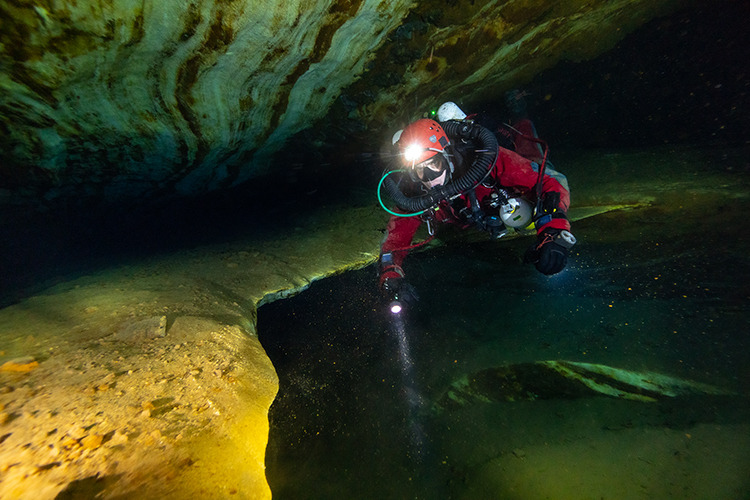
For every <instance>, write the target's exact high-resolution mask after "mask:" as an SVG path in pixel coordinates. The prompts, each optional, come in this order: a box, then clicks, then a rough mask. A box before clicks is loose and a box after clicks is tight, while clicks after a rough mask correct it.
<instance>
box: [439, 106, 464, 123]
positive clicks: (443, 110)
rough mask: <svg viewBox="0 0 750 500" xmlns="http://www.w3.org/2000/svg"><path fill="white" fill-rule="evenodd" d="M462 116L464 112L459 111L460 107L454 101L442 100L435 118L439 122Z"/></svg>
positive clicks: (461, 118) (462, 117)
mask: <svg viewBox="0 0 750 500" xmlns="http://www.w3.org/2000/svg"><path fill="white" fill-rule="evenodd" d="M464 118H466V113H464V112H463V111H461V108H459V107H458V105H457V104H456V103H455V102H451V101H448V102H444V103H443V104H441V105H440V107H439V108H438V110H437V119H438V121H439V122H441V123H442V122H445V121H448V120H463V119H464Z"/></svg>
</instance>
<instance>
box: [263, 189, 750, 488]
mask: <svg viewBox="0 0 750 500" xmlns="http://www.w3.org/2000/svg"><path fill="white" fill-rule="evenodd" d="M693 201H695V200H693ZM743 201H744V197H742V196H741V197H738V198H736V199H727V198H722V199H720V200H712V199H706V200H703V201H700V200H699V201H695V203H694V205H691V206H681V205H680V204H678V203H675V204H674V205H673V206H672V205H670V206H669V207H664V206H662V207H651V208H643V209H639V210H633V211H629V212H617V213H610V214H606V215H602V216H598V217H595V218H591V219H586V220H584V221H580V222H579V223H577V224H575V225H574V231H575V234H576V236H577V237H578V240H579V242H580V243H579V245H578V246H577V247H576V249H575V252H574V255H573V256H572V258H571V261H570V265H569V266H568V268H567V269H566V270H565V272H564V273H562V274H560V275H558V276H555V277H552V278H546V277H544V276H541V275H539V274H538V273H536V272H535V271H534V269H533V268H531V267H529V266H523V265H522V264H521V263H520V257H521V255H522V254H523V250H524V249H525V247H526V245H528V244H529V243H530V241H529V240H527V239H523V238H519V239H515V240H507V241H500V242H486V243H484V242H480V243H473V244H469V245H466V244H462V243H461V242H455V243H448V244H446V245H445V246H443V247H440V248H437V249H433V250H431V251H428V252H423V253H420V254H417V255H413V256H412V257H411V258H410V259H409V260H408V261H407V267H406V272H407V275H408V277H409V279H410V281H411V282H412V284H413V285H415V287H416V288H417V289H418V291H419V293H420V297H421V300H420V303H419V304H418V307H417V308H416V310H412V311H410V314H408V315H406V317H405V322H404V323H403V324H402V325H393V324H389V321H388V316H387V313H386V312H385V310H384V308H383V307H382V304H381V303H380V298H379V297H378V295H377V294H376V292H375V290H374V287H375V282H376V278H375V276H374V270H373V269H371V268H370V269H364V270H361V271H357V272H353V273H348V274H346V275H343V276H338V277H335V278H331V279H328V280H325V281H323V282H318V283H316V284H314V285H313V286H312V287H311V288H310V289H309V290H308V291H306V292H304V293H303V294H301V295H299V296H298V297H295V298H292V299H289V300H286V301H280V302H277V303H273V304H269V305H266V306H263V308H261V310H260V313H259V324H258V327H259V328H258V329H259V332H260V336H261V341H262V343H263V345H264V347H265V348H266V350H267V352H268V354H269V356H270V357H271V359H272V361H273V363H274V365H275V367H276V369H277V371H278V373H279V376H280V383H281V389H280V394H279V397H278V398H277V401H276V402H275V403H274V405H273V407H272V409H271V436H270V444H269V448H268V453H267V474H268V478H269V482H270V484H271V488H272V490H273V492H274V496H275V498H282V499H283V498H331V497H335V496H341V497H346V498H541V497H544V496H545V495H547V496H549V495H552V497H554V498H582V497H592V498H598V497H599V496H600V495H605V496H607V498H625V497H627V498H676V497H692V498H702V497H706V498H707V497H711V498H740V497H744V496H747V495H748V494H750V484H749V483H748V479H747V474H746V471H747V470H748V468H750V437H748V436H750V418H748V413H750V411H749V409H748V400H747V397H746V395H747V394H748V380H750V349H748V347H750V345H749V344H750V339H749V338H748V337H747V334H746V333H747V331H748V319H747V318H748V317H750V316H748V300H747V298H748V296H749V295H750V287H749V285H748V284H747V282H746V277H747V276H750V261H749V260H748V250H749V249H750V248H749V246H750V245H749V244H748V240H747V239H746V238H743V237H741V236H739V237H738V233H737V231H736V228H738V227H740V226H741V225H742V224H743V222H742V221H743V220H744V216H743V213H744V211H743ZM546 359H567V360H574V361H585V362H591V363H601V364H607V365H611V366H614V367H619V368H626V369H630V370H637V371H646V370H648V371H656V372H662V373H665V374H669V375H672V376H676V377H682V378H686V379H692V380H697V381H702V382H709V383H713V384H716V385H719V386H722V387H726V388H730V389H733V390H735V391H737V392H738V393H739V394H740V395H739V396H737V397H735V398H730V399H729V400H722V401H704V400H700V399H698V400H689V401H683V402H681V403H680V404H662V403H638V402H632V401H623V400H617V399H613V398H605V397H601V398H586V399H578V400H577V399H572V400H551V401H532V402H528V401H525V402H517V403H486V404H482V403H476V404H472V405H469V406H465V407H463V408H459V409H456V410H453V411H449V412H443V413H439V412H436V411H434V410H433V407H432V405H433V403H434V402H435V401H437V400H438V399H439V398H440V396H441V395H442V393H443V392H444V391H445V389H446V387H447V386H448V385H450V384H451V383H452V382H453V381H454V380H456V379H457V378H459V377H461V376H462V375H465V374H469V373H473V372H475V371H477V370H480V369H482V368H487V367H492V366H499V365H504V364H509V363H518V362H527V361H537V360H546ZM711 471H713V472H711ZM706 495H707V496H706Z"/></svg>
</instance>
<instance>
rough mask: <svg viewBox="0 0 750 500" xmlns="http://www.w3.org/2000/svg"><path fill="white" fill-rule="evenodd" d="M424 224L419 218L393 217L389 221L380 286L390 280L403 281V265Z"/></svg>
mask: <svg viewBox="0 0 750 500" xmlns="http://www.w3.org/2000/svg"><path fill="white" fill-rule="evenodd" d="M421 224H422V220H421V219H420V218H419V217H417V216H414V217H399V216H396V215H392V216H391V218H390V220H389V221H388V226H387V228H386V235H385V240H384V241H383V244H382V245H381V247H380V283H379V284H380V286H381V288H382V287H383V284H384V282H385V281H386V280H388V279H402V278H403V277H404V270H403V269H402V267H401V266H402V264H403V262H404V259H406V255H407V253H408V250H405V249H406V248H408V247H409V246H410V245H411V242H412V239H413V238H414V235H415V234H416V232H417V229H419V226H420V225H421Z"/></svg>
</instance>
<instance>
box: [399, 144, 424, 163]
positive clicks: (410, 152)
mask: <svg viewBox="0 0 750 500" xmlns="http://www.w3.org/2000/svg"><path fill="white" fill-rule="evenodd" d="M423 152H424V148H422V147H420V146H419V144H411V145H409V146H407V147H406V149H404V159H405V160H406V161H407V162H409V163H411V164H414V163H415V162H416V161H417V160H418V159H419V158H420V156H422V153H423Z"/></svg>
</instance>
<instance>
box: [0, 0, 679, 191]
mask: <svg viewBox="0 0 750 500" xmlns="http://www.w3.org/2000/svg"><path fill="white" fill-rule="evenodd" d="M683 3H684V2H680V1H678V0H668V1H659V2H653V1H652V0H588V1H580V0H559V1H549V0H546V1H545V0H504V1H502V0H453V1H446V0H442V1H407V0H387V1H385V0H359V1H357V0H352V1H345V0H317V1H316V0H306V1H304V2H302V1H293V0H292V1H289V0H285V1H283V2H281V1H267V2H259V1H255V0H192V1H185V2H177V1H158V2H157V1H154V0H140V1H134V0H107V1H96V2H93V1H85V0H46V1H41V2H30V1H27V0H13V1H10V0H0V15H1V16H2V28H1V29H0V65H2V71H0V140H1V141H2V143H1V144H0V146H2V152H1V153H0V154H1V155H2V156H1V157H0V204H4V205H8V204H21V203H29V202H33V203H39V202H42V204H54V203H55V202H58V201H60V200H70V199H76V200H79V201H80V200H94V201H96V200H106V201H108V202H114V203H116V202H118V200H148V199H155V198H169V197H174V196H185V195H199V194H202V193H206V192H211V191H216V190H220V189H225V188H229V187H232V186H237V185H240V184H243V183H245V182H247V181H249V180H252V179H255V178H258V177H259V176H262V175H265V174H267V173H268V172H270V171H272V170H273V168H274V166H275V163H274V161H273V160H274V157H275V156H276V155H278V153H279V152H280V151H283V150H285V149H288V148H290V147H291V148H293V147H294V144H293V143H291V144H290V142H291V141H290V138H294V137H295V136H297V135H299V134H300V133H302V132H304V131H306V130H316V129H320V128H321V124H323V123H324V124H325V129H326V130H327V131H328V135H325V134H318V136H319V137H320V138H321V140H339V141H343V140H346V139H347V137H350V136H352V135H353V134H354V132H361V131H362V130H367V131H370V135H371V136H372V137H374V140H373V143H377V142H379V141H384V140H386V139H387V137H390V135H391V134H392V132H393V130H395V129H396V128H398V127H399V126H401V125H403V124H404V123H406V122H407V121H408V120H410V119H413V118H415V117H416V116H418V115H419V114H420V113H421V112H422V111H423V110H425V109H429V108H430V107H433V106H435V105H437V104H439V103H440V102H443V101H444V100H454V101H458V102H460V103H461V104H462V105H466V106H471V105H472V104H473V103H479V102H482V101H483V100H486V99H492V98H496V97H497V96H499V95H501V94H502V93H503V92H504V91H506V90H508V89H509V88H512V87H514V86H517V85H522V84H523V83H524V82H528V81H529V80H530V79H531V78H533V76H534V75H535V74H538V73H539V72H540V71H542V70H544V69H547V68H550V67H553V66H555V65H556V64H557V63H558V62H560V61H563V60H567V61H570V60H573V61H579V60H586V59H590V58H592V57H595V56H597V55H599V54H601V53H603V52H606V51H607V50H609V49H610V48H612V47H613V46H614V45H615V44H616V43H617V42H618V41H619V40H621V39H622V38H623V37H624V36H625V35H627V34H628V33H629V32H631V31H633V30H634V29H636V28H637V27H639V26H641V25H642V24H644V23H645V22H647V21H649V20H650V19H653V18H654V17H657V16H660V15H665V14H668V13H670V12H672V11H674V10H676V9H678V8H680V6H681V5H683ZM369 147H370V148H371V149H373V150H376V149H377V146H375V145H373V144H370V145H369Z"/></svg>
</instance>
